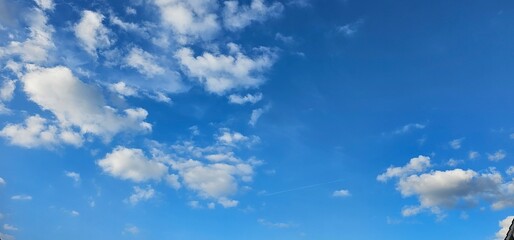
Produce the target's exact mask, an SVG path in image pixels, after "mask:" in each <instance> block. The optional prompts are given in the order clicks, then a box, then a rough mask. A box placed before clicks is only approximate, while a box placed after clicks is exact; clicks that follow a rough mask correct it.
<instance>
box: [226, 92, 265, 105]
mask: <svg viewBox="0 0 514 240" xmlns="http://www.w3.org/2000/svg"><path fill="white" fill-rule="evenodd" d="M228 100H229V102H230V103H234V104H245V103H252V104H255V103H257V102H259V101H261V100H262V93H256V94H253V95H252V94H246V95H245V96H241V95H239V94H231V95H230V96H228Z"/></svg>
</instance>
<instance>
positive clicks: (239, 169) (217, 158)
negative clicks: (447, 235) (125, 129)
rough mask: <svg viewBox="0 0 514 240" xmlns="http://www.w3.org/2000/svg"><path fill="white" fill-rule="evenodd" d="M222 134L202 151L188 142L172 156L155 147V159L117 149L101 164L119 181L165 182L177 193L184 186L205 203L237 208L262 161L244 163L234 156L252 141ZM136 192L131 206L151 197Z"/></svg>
mask: <svg viewBox="0 0 514 240" xmlns="http://www.w3.org/2000/svg"><path fill="white" fill-rule="evenodd" d="M220 132H221V135H217V140H216V142H215V144H214V145H210V146H206V147H199V146H195V145H194V143H193V142H190V141H184V142H179V143H177V144H174V145H172V146H171V149H172V150H173V151H172V152H171V153H165V152H164V151H163V150H162V149H160V148H158V147H155V148H153V149H152V151H151V152H152V156H151V157H147V156H146V155H145V154H144V152H143V150H141V149H130V148H125V147H116V148H115V149H114V150H113V151H112V152H111V153H108V154H107V155H106V156H105V157H104V158H102V159H100V160H98V161H97V164H98V166H99V167H100V168H102V170H103V171H104V172H105V173H107V174H109V175H111V176H113V177H116V178H120V179H124V180H131V181H133V182H137V183H141V182H149V181H153V182H160V181H164V182H165V183H167V184H168V185H169V186H170V187H172V188H174V189H180V188H182V186H183V187H185V188H186V189H188V190H191V191H193V192H195V193H196V194H197V195H198V197H200V198H201V199H205V200H208V201H215V202H216V203H218V204H220V205H222V206H223V207H235V206H237V204H238V201H236V200H233V199H232V198H231V197H232V196H233V195H234V194H236V193H237V192H238V190H239V188H240V187H239V185H240V184H241V183H248V182H251V181H252V179H253V175H254V168H255V166H257V165H259V164H260V161H257V160H255V159H253V158H252V159H249V160H248V161H244V160H241V159H240V158H239V157H237V156H236V155H235V153H234V150H236V149H237V148H238V147H240V146H244V145H245V144H246V143H247V142H249V141H250V140H251V139H252V137H247V136H244V135H242V134H240V133H237V132H232V131H230V130H228V129H222V130H220ZM134 191H135V194H134V195H133V196H134V197H133V198H129V200H128V201H129V202H131V203H137V202H138V201H139V200H140V199H141V198H140V197H138V196H148V194H147V195H145V194H143V193H148V189H147V190H145V191H142V190H141V189H139V190H137V191H136V189H135V190H134ZM152 196H153V192H152ZM131 199H133V200H131Z"/></svg>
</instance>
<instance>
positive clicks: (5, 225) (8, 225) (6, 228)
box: [3, 223, 18, 231]
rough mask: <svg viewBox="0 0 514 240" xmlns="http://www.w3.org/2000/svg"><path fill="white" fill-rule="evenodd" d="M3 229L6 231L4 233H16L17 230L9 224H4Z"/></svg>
mask: <svg viewBox="0 0 514 240" xmlns="http://www.w3.org/2000/svg"><path fill="white" fill-rule="evenodd" d="M3 228H4V230H6V231H18V228H17V227H15V226H13V225H10V224H7V223H5V224H4V225H3Z"/></svg>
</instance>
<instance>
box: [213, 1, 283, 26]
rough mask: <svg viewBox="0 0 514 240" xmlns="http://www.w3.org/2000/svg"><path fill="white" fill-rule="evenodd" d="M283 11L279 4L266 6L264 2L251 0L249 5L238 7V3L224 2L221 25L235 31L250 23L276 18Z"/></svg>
mask: <svg viewBox="0 0 514 240" xmlns="http://www.w3.org/2000/svg"><path fill="white" fill-rule="evenodd" d="M283 9H284V6H283V5H282V4H281V3H280V2H274V3H273V4H271V5H266V4H265V2H264V0H252V2H251V3H250V5H246V6H239V1H225V8H224V9H223V23H224V25H225V27H226V28H227V29H229V30H231V31H236V30H239V29H242V28H245V27H246V26H248V25H250V24H251V23H252V22H264V21H265V20H267V19H268V18H272V17H277V16H279V15H280V14H281V13H282V11H283Z"/></svg>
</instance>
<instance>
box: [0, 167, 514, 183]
mask: <svg viewBox="0 0 514 240" xmlns="http://www.w3.org/2000/svg"><path fill="white" fill-rule="evenodd" d="M505 172H506V173H507V174H509V175H514V166H510V167H509V168H507V170H506V171H505ZM0 182H1V181H0ZM0 185H1V184H0Z"/></svg>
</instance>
